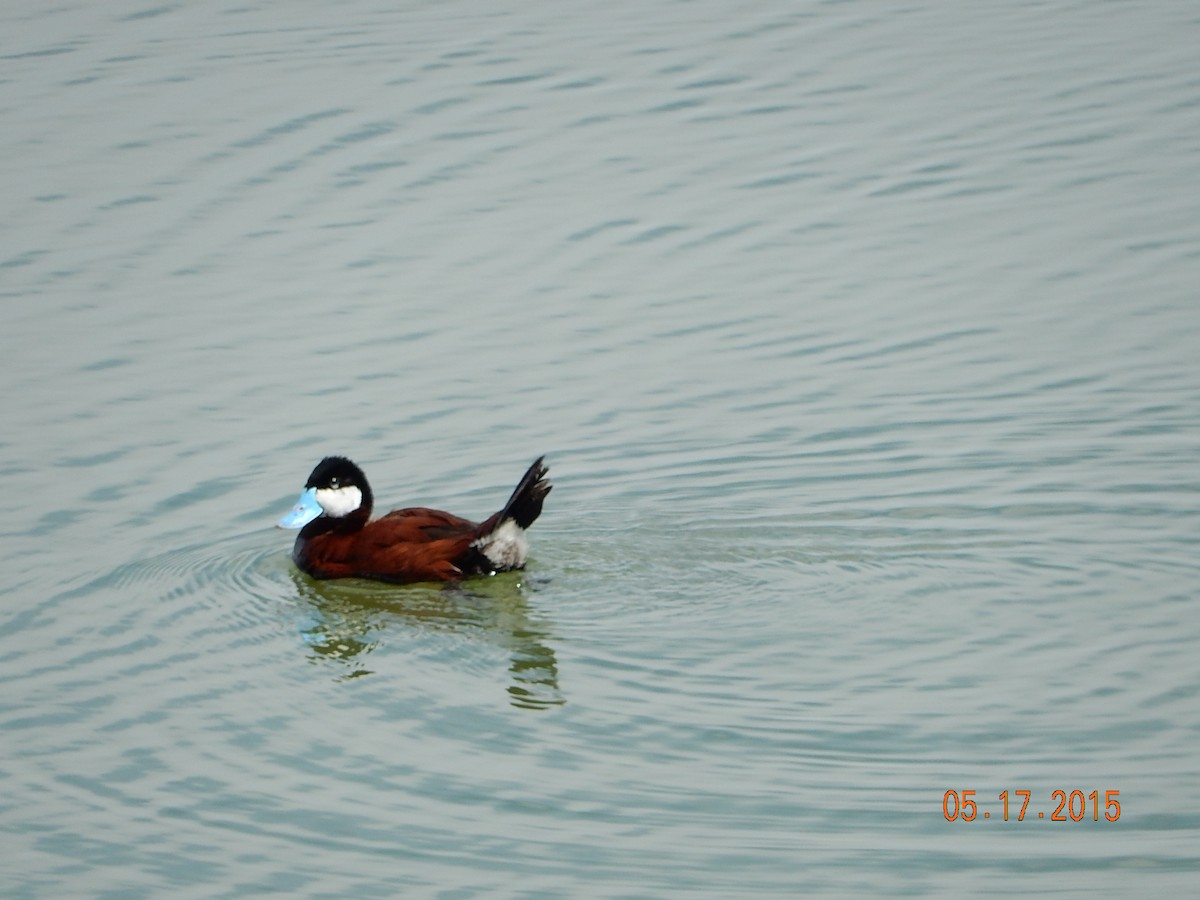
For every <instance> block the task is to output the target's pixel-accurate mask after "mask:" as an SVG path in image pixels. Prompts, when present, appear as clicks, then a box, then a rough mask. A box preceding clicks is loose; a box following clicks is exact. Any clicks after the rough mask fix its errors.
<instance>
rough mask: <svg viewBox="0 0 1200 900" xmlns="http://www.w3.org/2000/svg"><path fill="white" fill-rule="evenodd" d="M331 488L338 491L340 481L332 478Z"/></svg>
mask: <svg viewBox="0 0 1200 900" xmlns="http://www.w3.org/2000/svg"><path fill="white" fill-rule="evenodd" d="M329 486H330V487H331V488H333V489H334V490H335V491H336V490H337V489H338V480H337V479H336V478H330V479H329Z"/></svg>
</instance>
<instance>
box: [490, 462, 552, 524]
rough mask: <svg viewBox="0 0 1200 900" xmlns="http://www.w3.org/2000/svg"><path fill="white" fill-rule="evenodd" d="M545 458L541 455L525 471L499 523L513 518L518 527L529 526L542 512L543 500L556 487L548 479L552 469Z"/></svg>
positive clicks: (501, 511) (502, 511)
mask: <svg viewBox="0 0 1200 900" xmlns="http://www.w3.org/2000/svg"><path fill="white" fill-rule="evenodd" d="M545 459H546V457H544V456H539V457H538V458H537V459H535V460H534V461H533V465H531V466H530V467H529V469H528V470H527V471H526V472H525V475H524V476H523V477H522V478H521V482H520V483H519V484H518V485H517V487H516V489H515V490H514V491H513V492H512V496H511V497H509V498H508V502H507V503H505V504H504V509H502V510H500V517H499V520H498V521H497V522H496V524H497V525H501V524H503V523H504V522H505V521H506V520H508V519H512V520H513V521H514V522H516V523H517V526H518V527H520V528H528V527H529V526H530V525H532V524H533V523H534V521H535V520H536V519H537V517H538V516H540V515H541V514H542V502H543V501H544V500H545V499H546V495H547V494H548V493H550V489H551V488H552V487H554V485H552V484H551V483H550V482H549V481H547V480H546V475H547V474H548V473H549V471H550V470H549V469H548V468H546V466H545V464H544V462H543V461H544V460H545Z"/></svg>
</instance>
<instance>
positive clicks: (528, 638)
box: [292, 571, 566, 709]
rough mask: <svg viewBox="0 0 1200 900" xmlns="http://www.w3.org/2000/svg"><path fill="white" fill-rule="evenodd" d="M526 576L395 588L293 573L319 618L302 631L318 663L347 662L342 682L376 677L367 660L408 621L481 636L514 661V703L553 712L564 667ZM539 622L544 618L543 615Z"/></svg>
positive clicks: (511, 685)
mask: <svg viewBox="0 0 1200 900" xmlns="http://www.w3.org/2000/svg"><path fill="white" fill-rule="evenodd" d="M526 580H527V576H525V575H524V573H520V572H513V573H508V574H504V575H497V576H493V577H491V578H476V579H472V580H470V581H467V582H464V583H462V584H447V585H429V584H418V585H403V586H400V585H390V584H382V583H379V582H371V581H358V580H354V579H347V580H339V581H317V580H314V579H312V578H309V577H308V576H307V575H304V574H301V573H300V572H297V571H293V572H292V581H293V582H294V584H295V585H296V591H297V593H298V594H299V595H300V597H301V599H303V600H304V601H306V602H307V603H308V604H310V606H311V612H312V616H313V620H312V622H311V624H309V625H307V626H306V627H304V628H303V629H302V634H303V635H304V639H305V643H306V644H307V646H308V648H309V649H310V650H311V652H312V654H313V658H314V659H317V660H333V661H336V662H339V663H342V664H343V665H344V666H345V669H346V671H345V672H344V673H343V674H341V675H340V676H339V678H340V679H351V678H361V677H364V676H366V675H370V674H372V670H371V669H369V668H368V667H367V662H366V661H367V657H368V656H369V655H370V653H371V651H373V650H374V649H375V648H376V647H377V646H378V645H379V644H380V642H381V641H382V640H384V637H385V635H386V633H387V631H388V630H389V629H392V628H396V627H398V626H400V625H403V624H404V623H407V624H409V625H420V626H421V627H423V628H433V629H435V630H445V631H453V632H455V633H459V634H475V635H477V636H479V637H480V638H481V639H484V640H488V641H491V642H492V643H495V644H498V645H500V646H502V647H504V648H505V649H506V650H507V651H508V653H509V656H510V662H509V666H508V672H509V676H510V683H509V685H508V688H507V690H508V697H509V702H510V703H511V704H512V705H513V706H516V707H520V708H522V709H546V708H548V707H551V706H561V705H562V704H563V703H565V702H566V699H565V698H564V697H563V695H562V692H561V691H560V689H559V686H558V661H557V659H556V658H555V655H554V650H553V648H552V647H551V646H550V644H549V643H548V641H549V639H550V637H551V632H550V629H549V627H548V625H547V624H546V623H544V622H541V621H539V620H538V618H535V617H534V615H533V614H532V613H531V610H530V608H529V602H528V600H527V598H526V596H525V590H526ZM539 618H540V617H539Z"/></svg>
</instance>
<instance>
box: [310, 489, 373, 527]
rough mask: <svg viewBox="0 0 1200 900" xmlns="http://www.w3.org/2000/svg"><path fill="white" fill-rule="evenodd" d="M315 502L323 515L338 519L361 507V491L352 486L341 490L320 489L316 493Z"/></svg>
mask: <svg viewBox="0 0 1200 900" xmlns="http://www.w3.org/2000/svg"><path fill="white" fill-rule="evenodd" d="M317 502H318V503H320V504H321V509H323V510H325V515H327V516H329V517H330V518H333V519H340V518H341V517H342V516H348V515H350V513H352V512H354V511H355V510H356V509H358V508H359V507H360V506H362V491H360V490H359V489H358V488H356V487H355V486H354V485H352V484H351V485H347V486H346V487H343V488H321V489H320V490H319V491H317Z"/></svg>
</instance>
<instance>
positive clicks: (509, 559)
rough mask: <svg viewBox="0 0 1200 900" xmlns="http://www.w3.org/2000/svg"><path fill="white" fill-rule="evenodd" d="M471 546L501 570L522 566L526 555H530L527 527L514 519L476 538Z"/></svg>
mask: <svg viewBox="0 0 1200 900" xmlns="http://www.w3.org/2000/svg"><path fill="white" fill-rule="evenodd" d="M471 546H472V547H474V548H475V549H476V550H478V551H479V552H480V553H482V554H483V555H484V556H486V557H487V559H488V562H490V563H491V564H492V565H493V566H494V567H495V568H496V570H497V571H500V572H503V571H506V570H508V569H519V568H521V567H522V566H523V565H525V557H526V556H528V555H529V541H527V540H526V539H525V529H524V528H522V527H521V526H520V525H518V524H517V523H516V521H515V520H514V519H505V520H504V521H503V522H501V523H500V524H499V525H497V526H496V527H495V528H493V529H492V530H491V531H489V532H488V533H487V534H483V535H480V536H479V537H477V538H475V540H474V542H473V543H472V544H471Z"/></svg>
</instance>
